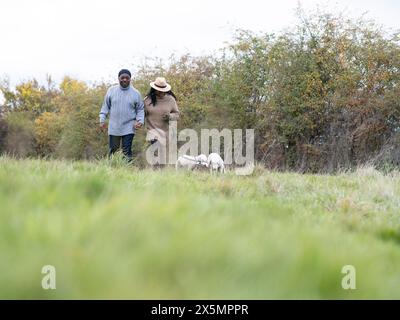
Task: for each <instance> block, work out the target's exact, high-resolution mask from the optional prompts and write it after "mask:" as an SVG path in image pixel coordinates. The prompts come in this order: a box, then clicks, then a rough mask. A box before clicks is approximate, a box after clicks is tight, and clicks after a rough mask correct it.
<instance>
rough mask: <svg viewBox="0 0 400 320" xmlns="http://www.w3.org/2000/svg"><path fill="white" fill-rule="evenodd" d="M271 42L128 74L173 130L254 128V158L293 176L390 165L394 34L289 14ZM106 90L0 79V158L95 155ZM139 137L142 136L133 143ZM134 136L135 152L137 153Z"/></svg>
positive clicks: (248, 36)
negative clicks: (162, 101)
mask: <svg viewBox="0 0 400 320" xmlns="http://www.w3.org/2000/svg"><path fill="white" fill-rule="evenodd" d="M298 17H299V23H298V24H297V25H296V26H295V27H293V28H291V29H290V30H288V31H285V32H282V33H280V34H255V33H252V32H249V31H244V30H239V31H237V33H236V34H235V38H234V40H233V41H232V43H230V44H228V45H226V46H225V47H224V48H223V49H222V50H221V52H220V53H219V54H217V55H214V56H207V57H206V56H204V57H192V56H191V55H183V56H181V57H171V59H170V60H169V61H168V62H166V63H162V62H157V63H155V62H154V60H152V61H149V62H148V63H145V64H143V65H141V66H137V68H136V70H134V76H133V80H134V81H133V84H134V86H135V87H136V88H138V89H139V90H140V91H141V93H142V95H143V96H144V95H146V93H147V91H148V89H149V85H148V83H149V81H151V80H153V79H154V78H155V77H156V76H159V75H162V76H165V77H166V78H167V80H168V82H170V83H171V84H172V86H173V90H174V92H175V94H176V95H177V97H178V105H179V107H180V109H181V112H182V117H181V121H180V123H179V126H180V128H181V129H182V128H186V127H190V128H194V129H200V128H211V127H212V128H218V129H222V128H254V129H255V132H256V159H257V161H259V162H261V163H262V164H264V165H265V166H267V167H269V168H274V169H280V170H297V171H300V172H334V171H337V170H340V169H347V168H352V167H354V166H357V165H359V164H363V163H367V162H369V163H373V164H375V165H376V166H378V167H382V168H394V167H396V166H398V165H399V164H400V151H399V150H400V132H399V129H400V99H399V96H400V86H399V85H400V37H399V34H398V33H393V32H392V33H389V32H386V31H385V30H383V29H382V28H380V27H379V26H376V25H375V24H374V23H373V22H371V21H366V20H363V19H359V20H356V21H354V20H351V19H347V18H346V17H342V16H340V15H332V14H329V13H326V12H315V13H311V14H305V13H303V12H301V11H299V12H298ZM109 85H110V84H109V83H102V84H99V85H93V86H88V85H87V84H85V83H84V82H81V81H78V80H75V79H71V78H68V77H66V78H65V79H64V80H63V81H62V82H61V84H60V85H58V86H56V85H55V84H54V83H53V82H52V81H51V79H49V81H48V83H47V85H45V86H43V85H39V84H38V82H37V81H35V80H32V81H26V82H24V83H21V84H20V85H18V86H16V88H15V90H12V89H11V88H10V86H8V85H7V83H6V82H3V84H2V86H1V91H2V92H3V95H4V98H5V102H4V104H3V106H2V108H1V112H0V115H1V119H0V151H1V152H7V153H12V154H15V155H19V156H51V157H67V158H73V159H91V158H94V157H101V156H104V155H105V154H106V151H107V137H106V135H105V134H104V133H102V132H101V131H100V130H99V128H98V125H97V122H98V112H99V110H100V106H101V103H102V99H103V96H104V94H105V91H106V89H107V86H109ZM142 138H143V137H142ZM143 143H144V142H143V139H141V138H140V135H139V137H138V139H137V140H135V144H134V148H135V149H136V153H139V152H140V150H141V149H143V147H144V146H143Z"/></svg>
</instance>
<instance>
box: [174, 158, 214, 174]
mask: <svg viewBox="0 0 400 320" xmlns="http://www.w3.org/2000/svg"><path fill="white" fill-rule="evenodd" d="M197 166H205V167H208V163H207V157H206V156H205V155H204V154H201V155H199V156H197V157H192V156H188V155H183V156H180V157H179V158H178V160H176V164H175V169H176V170H178V169H179V168H181V167H186V168H187V169H188V170H193V169H194V168H195V167H197Z"/></svg>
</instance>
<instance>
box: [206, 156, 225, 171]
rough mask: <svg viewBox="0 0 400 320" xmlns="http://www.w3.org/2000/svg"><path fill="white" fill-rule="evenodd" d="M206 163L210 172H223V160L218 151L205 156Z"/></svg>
mask: <svg viewBox="0 0 400 320" xmlns="http://www.w3.org/2000/svg"><path fill="white" fill-rule="evenodd" d="M207 164H208V167H209V168H210V173H211V174H212V173H213V172H214V171H215V172H218V171H219V172H221V173H225V165H224V160H222V158H221V157H220V155H219V154H218V153H211V154H210V155H209V156H208V158H207Z"/></svg>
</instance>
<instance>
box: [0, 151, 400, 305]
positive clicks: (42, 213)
mask: <svg viewBox="0 0 400 320" xmlns="http://www.w3.org/2000/svg"><path fill="white" fill-rule="evenodd" d="M112 161H113V160H111V162H110V161H109V160H99V161H96V162H70V161H44V160H14V159H10V158H7V157H0V298H67V299H71V298H96V299H97V298H134V299H136V298H138V299H143V298H148V299H158V298H160V299H214V298H218V299H268V298H289V299H293V298H305V299H314V298H339V299H347V298H400V228H399V227H400V219H399V218H400V214H399V211H400V210H399V209H400V184H399V181H400V175H399V173H396V172H393V173H391V174H388V175H383V174H381V173H379V172H378V171H375V170H373V169H372V168H361V169H360V170H358V171H356V172H353V173H343V174H339V175H336V176H334V175H300V174H295V173H275V172H269V171H264V170H261V169H259V168H258V169H257V172H256V173H255V174H254V175H253V176H243V177H240V176H235V175H234V174H233V173H231V172H230V173H228V174H226V175H225V176H210V175H209V174H207V173H206V172H183V171H181V172H175V171H174V170H169V169H166V170H154V171H153V170H150V169H146V170H139V169H137V168H135V167H132V166H127V165H124V164H123V163H118V161H119V160H115V161H116V162H115V161H114V162H112ZM48 264H50V265H54V266H55V267H56V271H57V289H56V290H48V291H46V290H43V289H42V288H41V280H42V277H43V275H42V274H41V268H42V267H43V266H44V265H48ZM344 265H353V266H355V268H356V271H357V282H356V283H357V289H356V290H353V291H351V290H350V291H346V290H343V289H342V287H341V281H342V278H343V276H344V275H343V274H341V269H342V267H343V266H344Z"/></svg>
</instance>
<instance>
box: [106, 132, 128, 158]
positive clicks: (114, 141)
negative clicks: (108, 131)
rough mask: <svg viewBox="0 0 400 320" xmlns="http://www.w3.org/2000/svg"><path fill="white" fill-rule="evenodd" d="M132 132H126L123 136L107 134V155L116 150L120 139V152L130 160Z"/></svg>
mask: <svg viewBox="0 0 400 320" xmlns="http://www.w3.org/2000/svg"><path fill="white" fill-rule="evenodd" d="M133 136H134V134H133V133H132V134H127V135H125V136H111V135H109V136H108V137H109V140H108V142H109V143H108V144H109V152H108V155H109V156H111V155H112V154H113V153H114V152H116V151H117V150H118V149H119V147H120V145H121V140H122V152H123V153H124V155H125V156H126V157H127V159H128V161H129V162H131V161H132V140H133Z"/></svg>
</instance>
